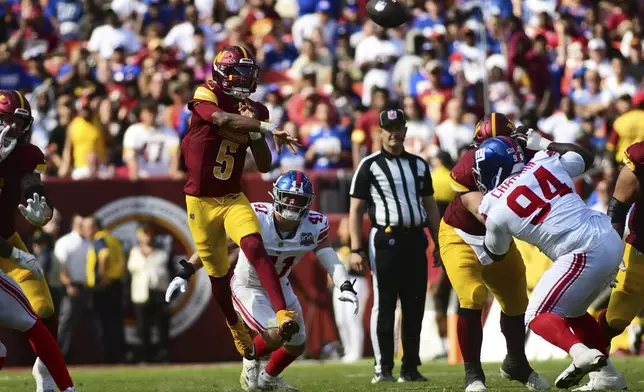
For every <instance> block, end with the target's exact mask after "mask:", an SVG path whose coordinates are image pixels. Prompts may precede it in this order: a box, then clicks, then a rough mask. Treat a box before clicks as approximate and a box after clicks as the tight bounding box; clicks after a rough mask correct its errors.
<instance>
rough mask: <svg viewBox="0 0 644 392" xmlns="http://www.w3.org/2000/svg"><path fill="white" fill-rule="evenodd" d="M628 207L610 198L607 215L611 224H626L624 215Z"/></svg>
mask: <svg viewBox="0 0 644 392" xmlns="http://www.w3.org/2000/svg"><path fill="white" fill-rule="evenodd" d="M629 208H630V207H629V206H628V205H626V204H624V203H622V202H621V201H619V200H617V199H616V198H614V197H611V198H610V202H608V211H607V215H608V216H609V217H610V221H611V223H618V224H624V223H626V215H627V214H628V209H629Z"/></svg>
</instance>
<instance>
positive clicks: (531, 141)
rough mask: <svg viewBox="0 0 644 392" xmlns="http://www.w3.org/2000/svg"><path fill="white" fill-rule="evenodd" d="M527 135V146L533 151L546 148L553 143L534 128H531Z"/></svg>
mask: <svg viewBox="0 0 644 392" xmlns="http://www.w3.org/2000/svg"><path fill="white" fill-rule="evenodd" d="M527 135H528V141H527V143H526V148H527V149H528V150H532V151H541V150H545V149H547V148H548V146H549V145H550V143H552V142H551V141H550V140H548V139H546V138H544V137H542V136H541V135H539V133H538V132H537V131H535V130H534V129H532V128H530V130H529V131H528V133H527Z"/></svg>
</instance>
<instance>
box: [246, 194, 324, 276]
mask: <svg viewBox="0 0 644 392" xmlns="http://www.w3.org/2000/svg"><path fill="white" fill-rule="evenodd" d="M251 206H252V207H253V209H254V210H255V214H257V218H258V219H259V224H260V226H261V228H262V240H263V241H264V247H265V248H266V251H267V252H268V255H269V256H270V258H271V260H272V261H273V264H275V269H276V270H277V274H278V275H279V277H280V282H281V283H282V285H286V284H287V283H288V275H289V274H290V273H291V269H292V268H293V266H294V265H296V264H297V263H299V262H300V260H302V257H303V256H304V255H305V254H306V253H307V252H309V251H312V250H314V249H315V248H317V246H318V244H320V243H321V242H322V241H324V240H325V239H326V238H327V237H328V235H329V221H328V220H327V218H326V217H325V216H324V215H322V214H320V213H318V212H315V211H309V212H308V213H307V214H306V215H305V216H304V217H303V218H302V220H301V222H300V225H299V226H298V228H297V231H296V232H295V233H292V234H291V235H290V236H287V234H282V233H279V232H278V231H277V228H276V222H275V213H274V208H273V204H271V203H251ZM235 277H236V279H237V280H238V281H239V280H241V281H242V282H244V284H246V285H248V286H251V287H262V284H261V283H260V281H259V277H258V276H257V273H256V272H255V268H253V266H252V265H251V263H250V261H249V260H248V258H247V257H246V255H244V252H239V260H237V266H236V267H235Z"/></svg>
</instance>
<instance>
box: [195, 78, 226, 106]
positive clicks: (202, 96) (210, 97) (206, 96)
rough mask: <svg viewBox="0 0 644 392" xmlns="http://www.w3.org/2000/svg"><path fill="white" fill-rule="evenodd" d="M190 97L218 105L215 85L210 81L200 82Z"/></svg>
mask: <svg viewBox="0 0 644 392" xmlns="http://www.w3.org/2000/svg"><path fill="white" fill-rule="evenodd" d="M192 99H193V100H195V101H206V102H211V103H214V104H215V105H219V98H218V97H217V85H216V84H215V83H214V82H212V81H208V82H206V83H202V84H201V85H199V87H197V89H196V90H195V93H194V95H193V96H192Z"/></svg>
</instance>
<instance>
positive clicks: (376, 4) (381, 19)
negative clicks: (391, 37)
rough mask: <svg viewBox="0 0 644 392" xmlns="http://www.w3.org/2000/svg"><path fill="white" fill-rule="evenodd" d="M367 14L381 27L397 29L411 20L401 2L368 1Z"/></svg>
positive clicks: (396, 0) (400, 0) (401, 0)
mask: <svg viewBox="0 0 644 392" xmlns="http://www.w3.org/2000/svg"><path fill="white" fill-rule="evenodd" d="M367 14H369V17H370V18H371V20H373V21H374V22H375V23H376V24H378V25H380V26H382V27H398V26H400V25H401V24H403V23H405V22H407V21H408V20H409V19H411V13H410V12H409V8H407V6H406V5H405V4H404V3H403V0H369V2H368V3H367Z"/></svg>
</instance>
